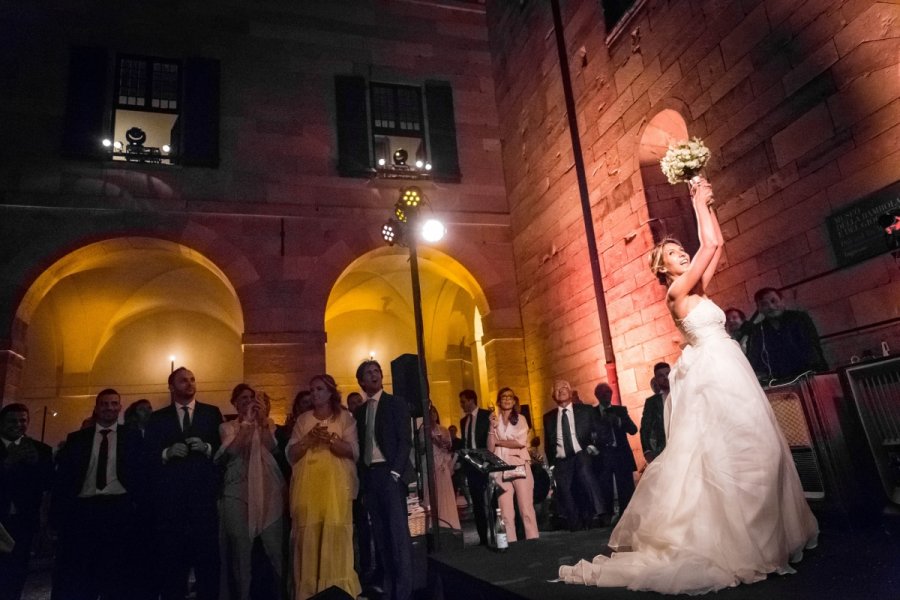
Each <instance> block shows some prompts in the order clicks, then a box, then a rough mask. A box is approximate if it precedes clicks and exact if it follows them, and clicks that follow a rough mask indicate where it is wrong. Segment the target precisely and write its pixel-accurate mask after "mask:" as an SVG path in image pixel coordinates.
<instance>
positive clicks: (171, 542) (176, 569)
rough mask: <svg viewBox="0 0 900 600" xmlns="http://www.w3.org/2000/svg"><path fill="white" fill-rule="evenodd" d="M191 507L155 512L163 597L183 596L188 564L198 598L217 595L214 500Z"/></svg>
mask: <svg viewBox="0 0 900 600" xmlns="http://www.w3.org/2000/svg"><path fill="white" fill-rule="evenodd" d="M190 508H191V509H192V510H190V512H185V511H184V509H183V507H179V508H178V509H175V508H169V509H160V510H159V511H158V512H157V515H156V519H157V526H156V548H157V551H158V552H159V560H158V573H159V576H158V581H159V586H160V592H161V594H162V600H184V596H185V594H186V593H187V584H188V574H189V573H190V570H191V567H193V568H194V575H195V577H196V588H195V589H196V592H197V600H218V598H219V566H220V565H219V517H218V511H217V508H216V505H215V504H212V505H205V506H202V507H201V506H193V507H190ZM179 511H181V512H179ZM179 515H183V519H179V518H178V517H179Z"/></svg>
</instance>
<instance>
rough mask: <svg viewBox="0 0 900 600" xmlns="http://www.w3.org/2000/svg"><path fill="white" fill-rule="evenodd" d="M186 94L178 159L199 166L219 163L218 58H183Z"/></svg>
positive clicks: (182, 110)
mask: <svg viewBox="0 0 900 600" xmlns="http://www.w3.org/2000/svg"><path fill="white" fill-rule="evenodd" d="M182 81H183V87H182V90H183V92H184V93H183V95H182V105H181V114H180V115H179V117H178V124H177V126H178V128H179V129H180V130H181V140H180V141H178V140H173V141H174V142H175V146H176V147H177V148H178V150H179V152H178V157H177V159H176V160H177V161H178V162H179V163H181V164H183V165H187V166H196V167H217V166H219V61H218V60H215V59H211V58H188V59H186V60H185V61H184V75H183V78H182Z"/></svg>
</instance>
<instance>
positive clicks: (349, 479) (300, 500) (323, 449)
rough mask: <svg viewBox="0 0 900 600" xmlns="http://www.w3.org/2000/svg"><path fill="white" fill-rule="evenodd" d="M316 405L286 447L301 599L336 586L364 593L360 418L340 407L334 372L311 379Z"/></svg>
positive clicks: (296, 580) (296, 577)
mask: <svg viewBox="0 0 900 600" xmlns="http://www.w3.org/2000/svg"><path fill="white" fill-rule="evenodd" d="M309 387H310V391H311V392H312V402H313V409H312V410H311V411H309V412H305V413H303V414H301V415H300V416H299V417H298V419H297V423H296V425H295V426H294V432H293V434H292V435H291V440H290V442H288V446H287V456H288V460H289V461H290V462H291V465H292V466H293V477H292V478H291V501H290V502H291V517H292V519H293V531H292V533H291V541H292V546H293V549H294V585H295V591H296V598H297V600H304V599H305V598H309V597H310V596H313V595H315V594H316V593H318V592H321V591H322V590H325V589H327V588H329V587H331V586H337V587H339V588H341V589H342V590H344V591H345V592H347V593H348V594H350V595H351V596H353V597H354V598H355V597H356V596H357V595H359V593H360V592H361V588H360V585H359V578H358V577H357V575H356V572H355V571H354V570H353V513H352V502H353V499H354V498H355V497H356V493H357V491H358V481H357V477H356V459H357V457H358V456H359V440H358V438H357V434H356V421H355V420H354V419H353V416H352V415H351V414H350V413H349V412H348V411H346V410H343V409H342V408H341V395H340V392H338V389H337V385H336V384H335V382H334V378H332V377H331V375H317V376H316V377H313V378H312V379H311V380H310V382H309Z"/></svg>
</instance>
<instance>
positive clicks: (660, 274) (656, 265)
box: [650, 235, 684, 285]
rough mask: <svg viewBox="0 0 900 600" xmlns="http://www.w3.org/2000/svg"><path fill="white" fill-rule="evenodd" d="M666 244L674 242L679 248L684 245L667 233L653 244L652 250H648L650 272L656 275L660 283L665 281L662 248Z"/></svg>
mask: <svg viewBox="0 0 900 600" xmlns="http://www.w3.org/2000/svg"><path fill="white" fill-rule="evenodd" d="M666 244H675V245H676V246H678V247H680V248H683V247H684V246H682V245H681V242H679V241H678V240H676V239H675V238H673V237H671V236H668V235H667V236H666V237H664V238H663V239H662V240H660V241H659V243H658V244H656V245H655V246H653V250H651V251H650V272H651V273H653V274H654V275H656V278H657V279H658V280H659V282H660V283H661V284H662V285H666V283H667V280H666V272H665V271H664V270H663V248H664V247H665V245H666Z"/></svg>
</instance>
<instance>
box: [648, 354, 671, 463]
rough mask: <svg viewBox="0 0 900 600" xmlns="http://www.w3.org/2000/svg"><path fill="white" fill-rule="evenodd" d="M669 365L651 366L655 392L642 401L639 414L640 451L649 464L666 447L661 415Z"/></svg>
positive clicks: (667, 387) (663, 418)
mask: <svg viewBox="0 0 900 600" xmlns="http://www.w3.org/2000/svg"><path fill="white" fill-rule="evenodd" d="M670 370H671V367H669V363H665V362H659V363H656V364H655V365H653V385H654V387H655V388H656V390H657V392H656V393H655V394H654V395H652V396H650V397H649V398H647V399H646V400H644V412H643V413H642V414H641V450H642V451H643V453H644V459H645V460H646V461H647V462H648V463H651V462H653V459H654V458H656V457H657V456H659V453H660V452H662V451H663V449H664V448H665V447H666V424H665V416H664V414H663V406H664V405H665V399H666V396H668V395H669V371H670Z"/></svg>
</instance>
